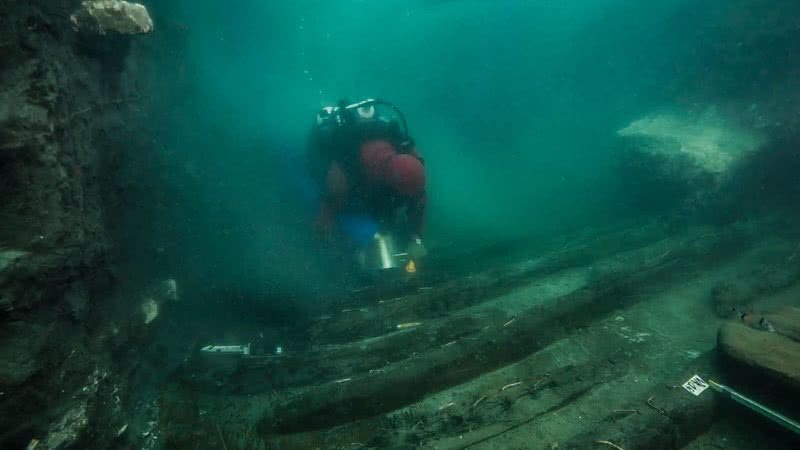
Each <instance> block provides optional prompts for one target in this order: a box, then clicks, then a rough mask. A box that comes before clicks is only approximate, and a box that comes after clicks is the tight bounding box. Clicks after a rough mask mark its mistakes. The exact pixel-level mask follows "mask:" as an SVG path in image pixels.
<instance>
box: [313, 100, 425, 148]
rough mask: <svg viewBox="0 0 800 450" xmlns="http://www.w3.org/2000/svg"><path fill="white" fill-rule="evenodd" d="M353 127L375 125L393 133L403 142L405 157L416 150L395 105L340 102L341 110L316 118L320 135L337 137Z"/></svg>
mask: <svg viewBox="0 0 800 450" xmlns="http://www.w3.org/2000/svg"><path fill="white" fill-rule="evenodd" d="M351 125H367V126H369V125H374V126H375V127H376V128H377V129H381V130H384V131H386V130H391V134H393V135H396V138H397V139H398V141H399V142H397V144H399V148H398V151H399V152H400V153H405V152H406V151H407V150H408V149H410V148H412V147H413V145H414V144H413V141H412V139H411V137H410V136H409V133H408V123H407V122H406V117H405V115H404V114H403V113H402V111H400V109H398V108H397V106H395V105H394V104H393V103H390V102H387V101H385V100H378V99H372V98H368V99H366V100H362V101H360V102H356V103H352V104H348V102H347V101H344V100H342V101H340V102H339V104H338V105H337V106H326V107H324V108H322V109H321V110H320V111H319V112H318V113H317V117H316V123H315V130H316V132H317V133H319V134H320V135H328V136H332V135H337V134H341V132H342V131H343V130H346V129H348V128H351Z"/></svg>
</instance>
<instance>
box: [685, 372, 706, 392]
mask: <svg viewBox="0 0 800 450" xmlns="http://www.w3.org/2000/svg"><path fill="white" fill-rule="evenodd" d="M682 386H683V388H684V389H686V390H687V391H689V393H690V394H692V395H695V396H697V395H700V394H702V393H703V391H705V390H706V389H708V383H706V382H705V381H704V380H703V379H702V378H700V375H695V376H693V377H692V378H689V379H688V380H687V381H686V383H683V384H682Z"/></svg>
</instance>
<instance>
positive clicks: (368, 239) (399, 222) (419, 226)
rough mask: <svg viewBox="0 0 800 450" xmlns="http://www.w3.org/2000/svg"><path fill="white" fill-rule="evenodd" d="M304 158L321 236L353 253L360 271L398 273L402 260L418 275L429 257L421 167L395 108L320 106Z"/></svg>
mask: <svg viewBox="0 0 800 450" xmlns="http://www.w3.org/2000/svg"><path fill="white" fill-rule="evenodd" d="M307 157H308V164H309V168H310V171H311V175H312V177H313V179H314V180H315V181H316V183H317V184H318V186H320V187H321V191H322V193H321V198H320V200H319V210H318V212H317V217H316V221H315V226H316V228H317V230H318V232H319V233H320V234H321V235H322V236H323V237H324V238H326V240H327V241H328V242H335V243H337V244H338V245H340V246H344V247H345V248H347V249H348V250H352V251H354V253H355V256H356V261H357V262H358V264H359V265H360V266H361V267H362V268H368V267H369V266H370V265H372V264H373V262H375V263H377V264H378V266H377V267H378V268H380V269H390V268H396V267H400V265H401V262H398V261H396V260H395V258H396V257H398V256H399V257H403V256H405V257H406V259H405V260H404V261H402V264H404V265H405V269H406V271H407V272H415V271H416V265H417V263H419V261H420V260H421V259H422V258H424V257H425V256H426V254H427V251H426V249H425V246H424V244H423V242H422V235H423V231H424V227H425V218H426V216H425V214H426V207H427V194H426V191H425V168H424V165H423V159H422V158H421V157H420V155H419V154H418V153H417V150H416V146H415V144H414V140H413V139H411V137H410V136H409V134H408V127H407V124H406V120H405V117H404V116H403V114H402V113H401V112H400V110H399V109H397V107H395V106H394V105H393V104H391V103H389V102H385V101H381V100H373V99H367V100H363V101H360V102H357V103H353V104H348V102H347V101H342V102H340V103H339V104H338V105H337V106H327V107H325V108H322V109H321V110H320V111H319V112H318V113H317V116H316V119H315V121H314V124H313V126H312V128H311V132H310V136H309V143H308V155H307ZM396 239H397V240H405V241H406V242H408V245H407V246H406V248H405V251H406V253H396V251H395V249H394V248H393V247H394V242H395V240H396ZM373 250H374V251H373Z"/></svg>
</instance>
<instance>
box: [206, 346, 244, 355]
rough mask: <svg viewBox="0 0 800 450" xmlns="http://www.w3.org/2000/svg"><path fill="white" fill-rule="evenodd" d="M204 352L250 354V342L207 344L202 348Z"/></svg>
mask: <svg viewBox="0 0 800 450" xmlns="http://www.w3.org/2000/svg"><path fill="white" fill-rule="evenodd" d="M200 351H201V352H203V353H221V354H227V355H245V356H246V355H249V354H250V344H247V345H206V346H205V347H203V348H201V349H200Z"/></svg>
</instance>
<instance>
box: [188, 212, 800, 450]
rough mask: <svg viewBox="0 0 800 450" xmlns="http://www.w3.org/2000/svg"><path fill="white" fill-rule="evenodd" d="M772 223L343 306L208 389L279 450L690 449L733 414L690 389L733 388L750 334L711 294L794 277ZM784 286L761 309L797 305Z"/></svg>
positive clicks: (575, 253)
mask: <svg viewBox="0 0 800 450" xmlns="http://www.w3.org/2000/svg"><path fill="white" fill-rule="evenodd" d="M764 226H768V225H766V224H760V225H759V227H755V226H753V224H745V225H737V226H729V227H726V228H719V229H712V228H697V229H692V230H690V231H688V232H683V233H679V234H675V235H667V234H666V233H665V231H664V229H662V228H659V227H652V228H649V229H646V228H641V229H639V230H638V231H637V232H636V233H630V234H625V233H619V232H616V233H613V234H608V235H606V236H605V237H601V238H597V241H595V244H596V245H591V243H586V242H577V243H570V244H569V245H567V246H565V247H564V248H560V249H557V250H556V251H553V252H550V253H548V254H544V255H542V256H541V257H539V258H538V259H535V260H529V261H525V262H522V263H519V264H514V265H510V266H508V267H505V268H502V269H493V270H492V271H491V272H483V273H478V274H473V275H469V276H465V277H462V278H460V279H457V280H445V281H444V282H442V283H439V284H435V285H432V286H425V287H424V289H417V290H415V291H414V292H412V293H409V294H406V295H405V296H401V297H392V298H373V299H369V300H367V301H364V300H363V299H362V300H361V301H360V302H359V303H354V304H352V305H350V306H349V307H342V308H339V307H338V306H337V308H339V309H337V310H334V311H331V312H330V313H329V314H327V315H326V316H323V317H321V318H319V319H318V320H317V321H316V322H315V323H314V325H313V327H312V333H313V337H314V341H315V344H314V345H313V346H312V347H310V348H308V349H306V350H303V351H286V352H285V353H282V354H279V355H275V354H270V355H262V356H258V355H248V356H244V357H242V358H240V359H238V360H237V362H236V363H235V365H234V367H230V368H228V369H227V370H226V371H225V372H224V375H220V376H218V377H217V379H218V380H219V382H218V384H217V387H216V393H214V392H210V391H212V390H214V388H211V387H209V386H205V387H203V386H201V385H198V386H196V387H197V388H198V389H204V390H206V391H207V392H208V394H207V399H206V401H210V402H212V403H213V402H214V401H215V400H214V399H215V398H219V397H218V395H219V393H220V392H226V393H227V394H229V395H230V394H233V395H234V396H236V395H239V396H240V397H241V399H242V400H241V401H242V402H244V403H246V404H248V405H250V406H249V408H250V410H252V411H253V414H255V416H256V421H255V423H256V427H255V430H254V431H253V433H257V435H258V436H259V438H260V439H263V440H264V442H265V443H266V444H267V445H269V446H270V447H268V448H438V449H462V448H570V449H573V448H574V449H579V448H623V449H626V450H630V449H631V448H640V449H645V448H646V449H662V448H663V449H673V448H692V447H691V445H693V444H691V443H692V442H693V441H694V440H699V441H698V442H700V441H702V440H703V439H704V436H706V435H707V434H709V433H711V431H709V430H712V429H713V427H714V426H715V423H716V418H717V417H718V416H719V409H718V408H717V405H718V404H719V403H720V402H727V401H726V400H723V399H721V398H720V397H719V396H717V395H715V394H714V393H712V392H707V393H704V394H702V395H700V396H694V395H692V394H691V393H689V392H687V390H685V389H684V388H682V387H681V385H682V384H683V383H684V382H685V381H686V380H688V379H689V378H690V377H692V376H693V375H697V374H699V375H700V376H701V377H705V378H708V377H713V378H721V379H726V378H735V377H734V375H733V374H734V373H736V371H730V369H728V368H726V367H727V366H725V365H724V364H723V365H720V364H719V363H718V356H717V350H716V334H717V329H718V327H719V325H721V324H724V323H726V320H727V321H731V322H732V323H733V325H737V326H744V327H747V325H742V324H739V323H738V322H739V321H740V319H739V317H738V316H737V315H735V314H734V315H733V316H732V318H727V319H725V318H721V317H718V315H717V314H716V313H715V305H714V301H715V300H714V299H715V296H714V295H712V291H713V290H714V286H716V285H718V284H719V283H722V282H726V280H729V279H731V278H734V279H735V278H740V275H739V274H738V273H737V271H738V270H740V269H739V268H740V267H742V264H743V262H747V263H748V264H749V263H751V262H752V260H754V259H758V260H760V261H764V263H765V264H767V266H766V267H770V268H771V270H772V269H774V270H778V267H780V268H782V269H785V270H787V271H788V272H790V273H794V274H797V273H800V271H796V270H795V269H796V267H795V266H794V265H792V264H791V262H789V263H788V264H786V263H785V262H786V261H785V260H786V257H787V255H783V254H780V252H778V253H775V252H774V251H773V249H774V248H776V246H774V245H772V240H774V239H776V238H775V237H768V236H765V235H764V234H763V233H762V232H760V231H756V230H760V229H762V227H764ZM770 264H774V266H770ZM774 270H772V271H773V272H774ZM785 278H786V277H784V278H783V279H782V280H783V281H782V284H781V285H780V286H777V287H776V286H775V285H774V283H773V284H772V285H771V284H770V283H768V282H763V283H762V284H761V287H760V289H761V294H763V295H762V296H763V298H769V299H771V300H770V301H772V302H784V303H785V302H786V301H787V300H786V299H787V298H790V299H791V298H794V297H792V295H794V294H793V293H792V291H791V288H790V289H789V290H788V291H787V289H786V285H787V283H785ZM795 279H796V278H795ZM795 284H796V283H788V285H789V286H793V285H795ZM787 292H788V293H787ZM448 301H449V303H448ZM781 317H783V316H781ZM776 322H780V320H776ZM780 323H781V324H783V322H780ZM726 326H731V325H726ZM782 326H783V327H784V328H786V325H782ZM723 328H724V327H723ZM748 329H749V330H752V331H753V332H756V333H758V332H761V331H758V330H755V329H753V328H749V327H748ZM737 381H739V382H741V383H744V385H745V386H746V383H747V381H746V380H745V381H742V380H737ZM789 385H790V384H789ZM237 392H238V394H236V393H237ZM226 398H227V400H226V401H229V400H230V397H228V396H226ZM726 404H728V403H726ZM773 431H774V430H773ZM777 436H778V437H777V438H776V439H784V438H785V436H784V435H783V434H781V432H778V433H777ZM532 441H535V442H536V444H535V445H532V444H531V442H532ZM355 444H358V445H360V446H356V445H355ZM348 446H350V447H348ZM697 448H702V447H697Z"/></svg>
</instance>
